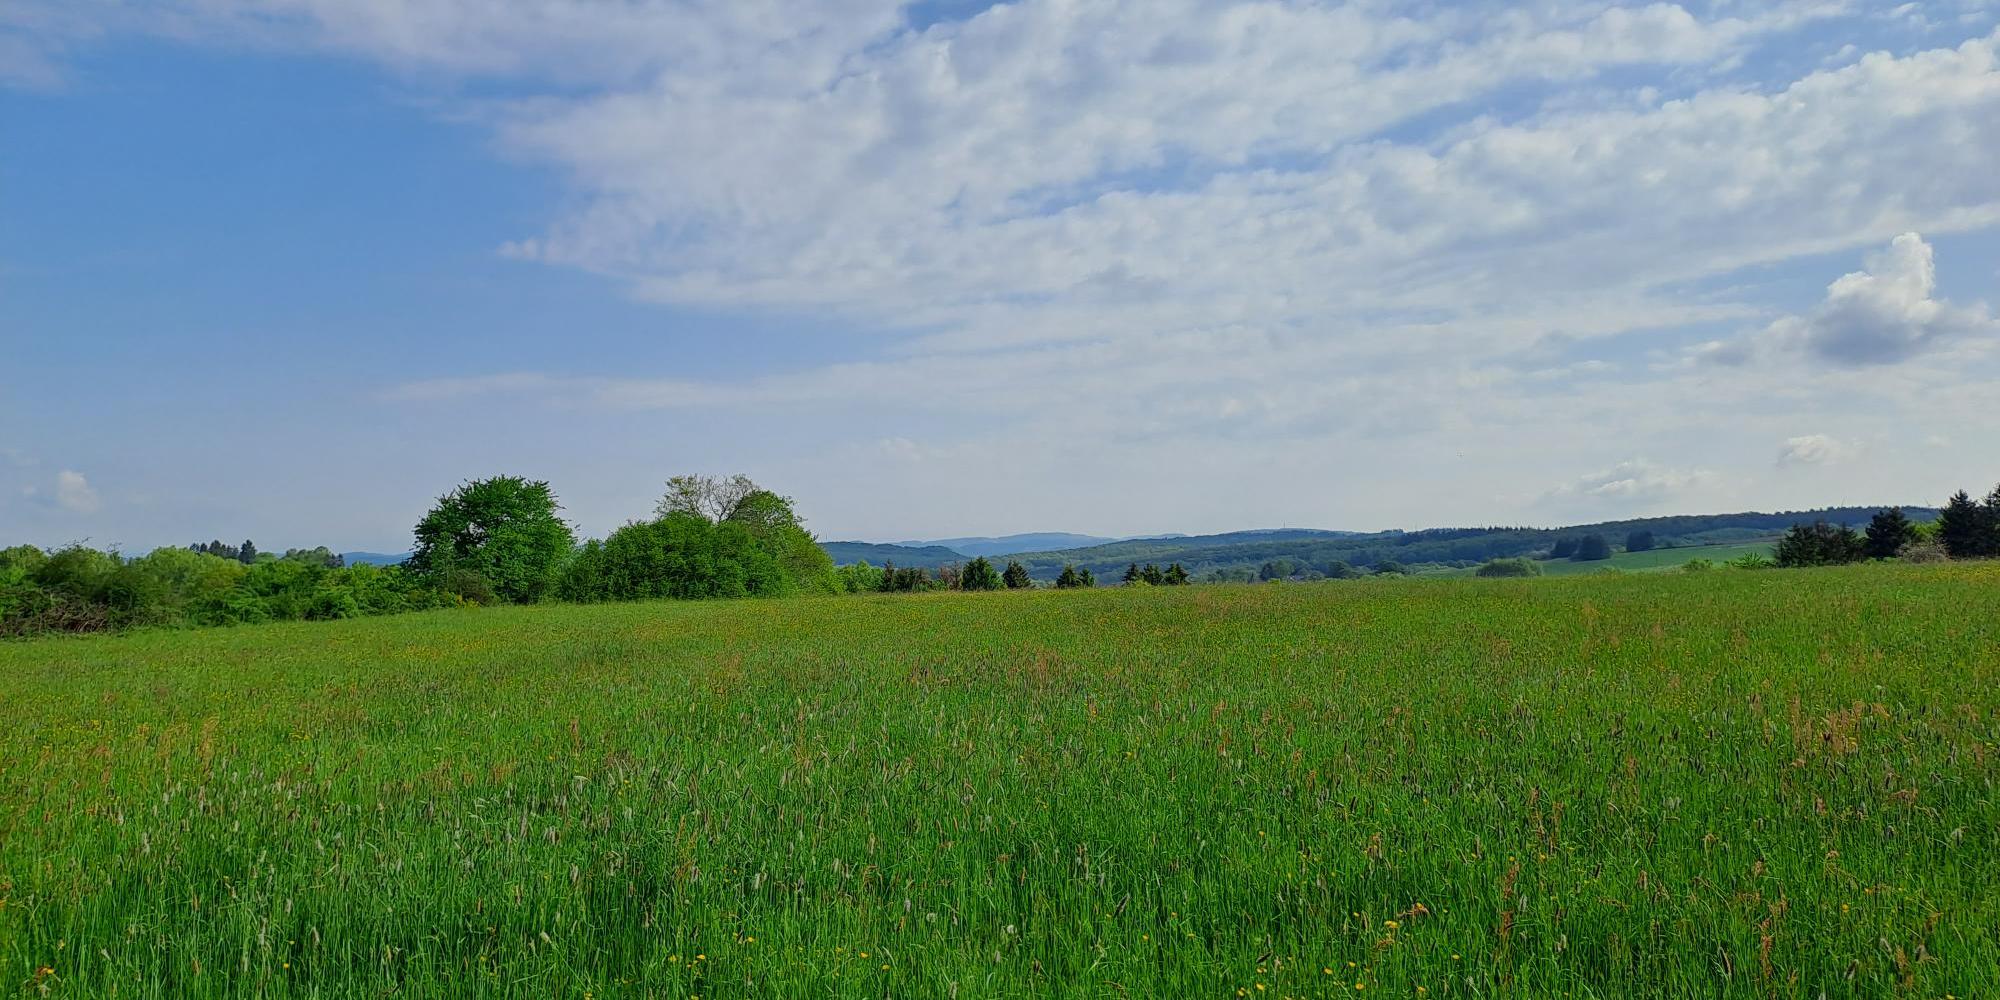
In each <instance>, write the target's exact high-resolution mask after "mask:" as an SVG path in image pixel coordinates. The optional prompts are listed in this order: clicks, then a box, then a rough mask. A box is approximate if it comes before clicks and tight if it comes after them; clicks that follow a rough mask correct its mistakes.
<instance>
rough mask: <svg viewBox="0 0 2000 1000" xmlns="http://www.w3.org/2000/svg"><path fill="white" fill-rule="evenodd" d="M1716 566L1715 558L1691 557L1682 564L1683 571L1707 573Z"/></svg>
mask: <svg viewBox="0 0 2000 1000" xmlns="http://www.w3.org/2000/svg"><path fill="white" fill-rule="evenodd" d="M1714 568H1715V560H1713V559H1689V560H1688V561H1687V562H1684V563H1682V564H1681V572H1683V573H1706V572H1708V571H1709V570H1712V569H1714Z"/></svg>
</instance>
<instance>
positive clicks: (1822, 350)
mask: <svg viewBox="0 0 2000 1000" xmlns="http://www.w3.org/2000/svg"><path fill="white" fill-rule="evenodd" d="M1995 335H2000V324H1996V323H1995V321H1994V319H1993V317H1992V316H1991V315H1990V314H1989V313H1988V312H1987V310H1986V307H1985V306H1984V305H1975V306H1954V305H1952V304H1951V303H1949V302H1946V301H1944V300H1942V299H1939V298H1937V263H1936V259H1935V254H1934V252H1933V251H1932V248H1931V245H1930V244H1929V243H1926V242H1924V238H1923V237H1922V236H1920V235H1918V234H1916V233H1904V234H1902V235H1900V236H1898V237H1896V238H1895V240H1893V241H1892V242H1891V243H1890V244H1889V248H1888V249H1887V250H1886V251H1884V252H1882V253H1879V254H1876V255H1874V256H1871V257H1870V258H1869V259H1868V262H1867V269H1866V270H1862V271H1855V272H1852V273H1850V274H1847V275H1845V276H1843V277H1841V278H1840V279H1838V280H1836V281H1834V282H1833V283H1832V284H1831V285H1828V286H1827V289H1826V297H1825V298H1824V299H1823V300H1822V301H1821V302H1820V304H1819V305H1818V306H1816V307H1814V308H1813V310H1812V311H1811V312H1809V313H1806V314H1804V315H1796V316H1785V317H1783V318H1781V319H1778V320H1777V321H1775V322H1773V323H1771V324H1770V325H1769V326H1767V327H1765V328H1764V329H1763V330H1761V331H1759V332H1757V333H1756V334H1753V335H1750V336H1746V337H1740V338H1737V339H1734V340H1716V341H1709V342H1707V343H1704V344H1701V345H1698V346H1697V347H1695V348H1694V349H1693V350H1692V351H1691V352H1690V358H1691V359H1692V360H1693V361H1694V362H1696V363H1697V364H1707V365H1724V366H1734V365H1745V364H1749V363H1751V362H1753V361H1768V360H1772V359H1775V358H1780V357H1783V356H1785V355H1791V354H1801V355H1804V356H1807V357H1810V358H1813V359H1814V360H1817V361H1820V362H1823V363H1825V364H1829V365H1836V366H1842V367H1866V366H1876V365H1890V364H1897V363H1901V362H1905V361H1909V360H1911V359H1912V358H1916V357H1918V356H1920V355H1923V354H1927V353H1931V352H1935V351H1939V350H1943V349H1946V348H1950V347H1953V346H1960V347H1966V346H1969V347H1973V348H1975V349H1977V348H1979V347H1982V346H1983V345H1981V344H1978V343H1976V341H1977V340H1978V339H1979V338H1983V337H1991V336H1995Z"/></svg>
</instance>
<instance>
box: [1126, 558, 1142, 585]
mask: <svg viewBox="0 0 2000 1000" xmlns="http://www.w3.org/2000/svg"><path fill="white" fill-rule="evenodd" d="M1138 582H1139V564H1138V563H1133V564H1132V565H1130V566H1127V567H1125V583H1126V585H1127V586H1130V585H1132V584H1135V583H1138Z"/></svg>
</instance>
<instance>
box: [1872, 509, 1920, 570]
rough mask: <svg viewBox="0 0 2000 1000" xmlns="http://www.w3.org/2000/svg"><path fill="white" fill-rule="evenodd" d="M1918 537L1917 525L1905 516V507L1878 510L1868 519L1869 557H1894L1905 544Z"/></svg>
mask: <svg viewBox="0 0 2000 1000" xmlns="http://www.w3.org/2000/svg"><path fill="white" fill-rule="evenodd" d="M1916 538H1917V526H1916V525H1914V524H1911V523H1910V519H1909V518H1908V517H1906V516H1904V514H1903V508H1901V507H1890V508H1888V509H1887V510H1880V511H1876V512H1875V516H1874V517H1872V518H1870V519H1869V521H1868V558H1870V559H1894V558H1896V553H1898V552H1901V551H1903V546H1905V545H1908V544H1909V543H1911V542H1913V541H1916Z"/></svg>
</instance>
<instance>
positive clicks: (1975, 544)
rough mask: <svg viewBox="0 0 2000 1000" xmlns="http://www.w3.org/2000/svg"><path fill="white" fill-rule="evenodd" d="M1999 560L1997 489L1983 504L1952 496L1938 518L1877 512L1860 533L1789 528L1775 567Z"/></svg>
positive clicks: (1815, 526) (1820, 523)
mask: <svg viewBox="0 0 2000 1000" xmlns="http://www.w3.org/2000/svg"><path fill="white" fill-rule="evenodd" d="M1995 557H2000V486H1995V487H1994V488H1993V491H1992V492H1991V493H1988V494H1986V497H1985V499H1983V500H1974V499H1973V498H1972V495H1971V494H1969V493H1967V492H1966V491H1964V490H1959V491H1958V492H1957V493H1954V494H1952V497H1951V499H1950V500H1948V501H1946V502H1945V505H1944V506H1943V507H1942V508H1939V510H1938V515H1937V519H1936V520H1933V521H1927V522H1918V521H1912V520H1911V519H1910V518H1909V516H1908V515H1906V514H1905V513H1904V512H1903V510H1902V508H1900V507H1891V508H1887V509H1884V510H1880V511H1877V512H1876V513H1875V515H1874V516H1873V517H1871V518H1870V519H1869V521H1868V526H1867V528H1866V529H1865V530H1863V531H1856V530H1855V529H1854V528H1853V527H1851V526H1849V525H1845V524H1834V523H1830V522H1828V521H1825V520H1816V521H1813V522H1811V523H1801V524H1795V525H1792V527H1791V528H1790V529H1789V530H1788V531H1786V532H1785V536H1784V537H1783V538H1781V539H1779V540H1778V551H1777V554H1776V561H1777V565H1779V566H1786V567H1801V566H1838V565H1843V564H1846V563H1854V562H1862V561H1864V560H1870V559H1904V560H1907V561H1910V562H1937V561H1939V560H1944V559H1992V558H1995Z"/></svg>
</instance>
